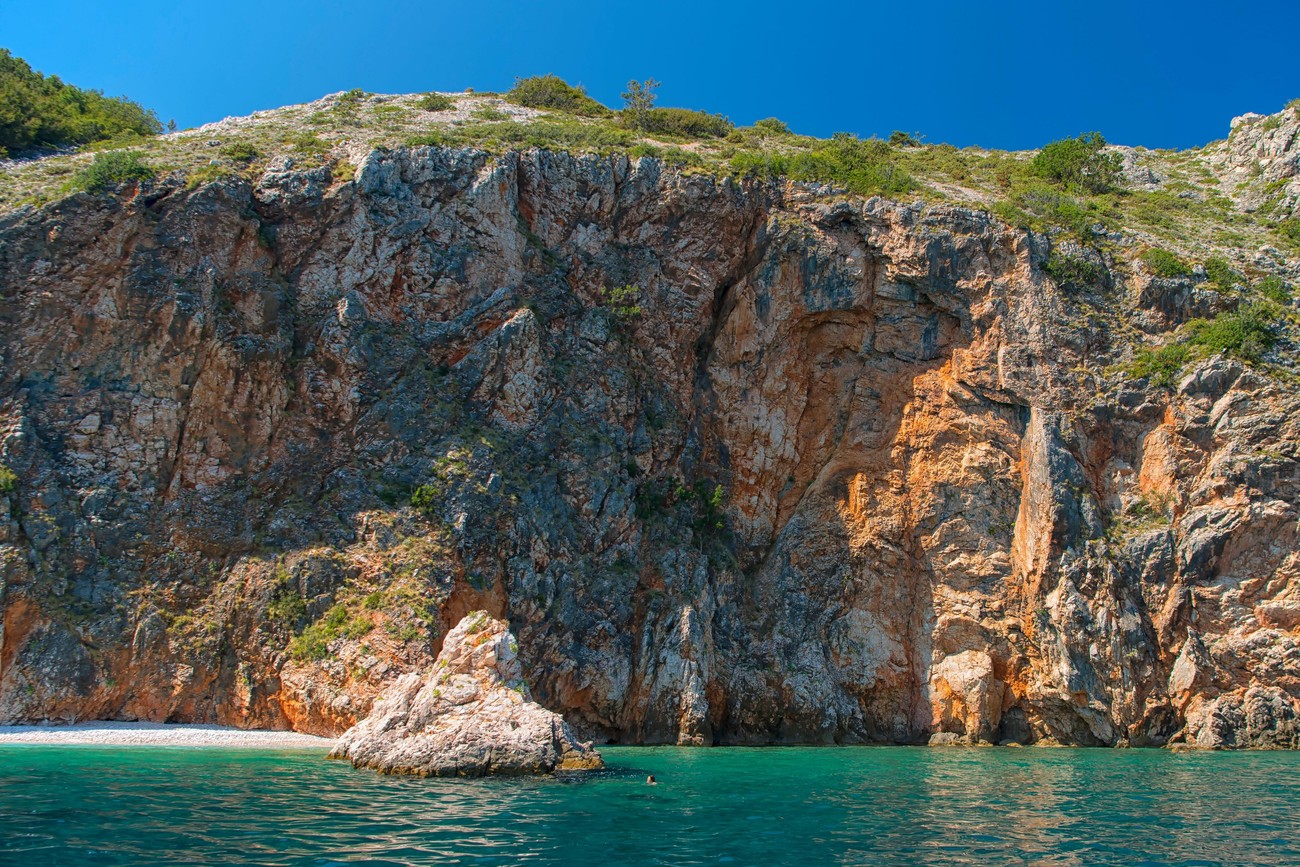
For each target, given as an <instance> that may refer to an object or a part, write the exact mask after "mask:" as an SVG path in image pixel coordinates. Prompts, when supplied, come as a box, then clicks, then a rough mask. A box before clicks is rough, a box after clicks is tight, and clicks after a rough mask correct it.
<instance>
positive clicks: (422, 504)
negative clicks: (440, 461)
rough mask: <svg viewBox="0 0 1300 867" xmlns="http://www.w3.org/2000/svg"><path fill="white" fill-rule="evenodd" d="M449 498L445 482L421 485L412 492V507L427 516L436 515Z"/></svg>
mask: <svg viewBox="0 0 1300 867" xmlns="http://www.w3.org/2000/svg"><path fill="white" fill-rule="evenodd" d="M446 496H447V484H446V482H443V481H441V480H440V481H437V482H429V483H426V484H423V485H420V486H419V487H418V488H416V489H415V490H414V491H412V492H411V506H412V507H413V508H416V509H419V510H420V511H421V512H424V513H425V514H426V515H432V514H434V513H435V512H436V511H437V509H438V507H439V506H441V505H442V501H443V499H444V498H445V497H446Z"/></svg>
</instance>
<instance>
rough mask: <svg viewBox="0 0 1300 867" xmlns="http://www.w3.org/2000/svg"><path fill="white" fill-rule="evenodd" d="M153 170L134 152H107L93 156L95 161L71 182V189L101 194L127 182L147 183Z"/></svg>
mask: <svg viewBox="0 0 1300 867" xmlns="http://www.w3.org/2000/svg"><path fill="white" fill-rule="evenodd" d="M154 174H155V172H154V170H153V168H152V167H150V166H149V164H148V163H146V162H145V161H144V160H142V159H140V155H139V154H138V153H136V152H135V151H108V152H107V153H101V154H95V160H94V162H92V163H91V164H90V165H88V166H86V167H85V168H84V169H82V170H81V171H80V172H78V173H77V176H76V177H75V178H73V180H72V184H71V186H72V188H73V189H76V190H86V191H87V192H91V193H102V192H104V191H106V190H108V189H110V188H112V187H115V186H117V185H118V184H123V183H126V182H128V181H147V180H149V179H151V178H153V177H154Z"/></svg>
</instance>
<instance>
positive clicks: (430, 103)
mask: <svg viewBox="0 0 1300 867" xmlns="http://www.w3.org/2000/svg"><path fill="white" fill-rule="evenodd" d="M415 107H416V108H420V109H423V110H425V111H451V110H452V109H453V108H455V107H456V100H454V99H452V98H451V97H449V96H443V95H442V94H441V93H426V94H424V95H423V96H421V97H420V98H419V99H418V100H416V101H415Z"/></svg>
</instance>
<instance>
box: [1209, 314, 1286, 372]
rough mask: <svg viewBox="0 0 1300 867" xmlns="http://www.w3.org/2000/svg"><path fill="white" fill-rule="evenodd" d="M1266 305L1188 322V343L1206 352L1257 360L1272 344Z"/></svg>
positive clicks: (1273, 317)
mask: <svg viewBox="0 0 1300 867" xmlns="http://www.w3.org/2000/svg"><path fill="white" fill-rule="evenodd" d="M1273 312H1274V311H1273V310H1272V309H1271V305H1269V304H1256V305H1251V306H1249V307H1243V308H1242V309H1240V310H1238V311H1237V312H1236V313H1227V314H1224V315H1222V316H1217V317H1215V318H1214V319H1208V320H1207V319H1197V320H1194V321H1193V322H1190V323H1188V332H1189V338H1188V342H1189V343H1191V344H1192V345H1193V346H1198V347H1200V348H1202V349H1204V350H1206V351H1207V352H1210V353H1215V352H1224V353H1227V354H1228V355H1233V356H1236V357H1237V358H1240V359H1242V360H1243V361H1249V362H1256V361H1259V360H1260V359H1261V358H1262V357H1263V355H1264V353H1265V352H1267V351H1268V350H1269V349H1271V348H1272V346H1273V344H1274V343H1275V342H1276V337H1275V336H1274V334H1273V330H1272V325H1273V320H1274V319H1275V318H1276V317H1275V316H1271V315H1270V314H1272V313H1273Z"/></svg>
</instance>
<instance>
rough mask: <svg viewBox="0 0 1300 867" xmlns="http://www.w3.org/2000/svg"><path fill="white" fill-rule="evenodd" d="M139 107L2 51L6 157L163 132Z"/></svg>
mask: <svg viewBox="0 0 1300 867" xmlns="http://www.w3.org/2000/svg"><path fill="white" fill-rule="evenodd" d="M162 129H163V127H162V124H161V123H159V121H158V117H157V115H155V114H154V113H153V112H152V111H149V110H148V109H146V108H143V107H141V106H140V105H139V103H135V102H132V101H131V100H129V99H125V98H110V97H106V96H104V94H103V93H101V92H100V91H97V90H82V89H81V88H79V87H73V86H72V85H70V84H64V83H63V82H62V81H61V80H59V78H58V77H57V76H45V75H42V74H41V73H39V72H36V71H34V70H33V69H32V68H31V67H30V66H28V65H27V63H26V62H25V61H23V60H22V59H21V58H18V57H14V56H13V54H11V53H10V52H9V51H8V50H7V49H4V48H0V156H3V155H4V154H5V153H6V152H8V153H14V154H17V153H22V152H23V151H27V150H31V149H33V148H40V147H60V146H64V145H76V144H88V143H90V142H96V141H104V140H106V139H111V138H117V137H121V136H131V135H145V136H148V135H157V134H158V133H160V132H162Z"/></svg>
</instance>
